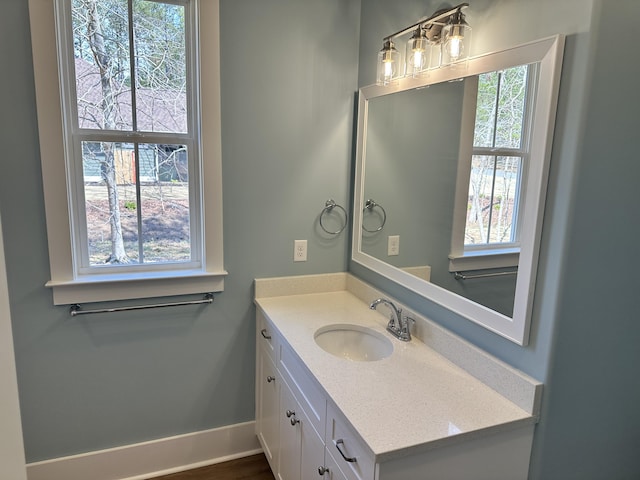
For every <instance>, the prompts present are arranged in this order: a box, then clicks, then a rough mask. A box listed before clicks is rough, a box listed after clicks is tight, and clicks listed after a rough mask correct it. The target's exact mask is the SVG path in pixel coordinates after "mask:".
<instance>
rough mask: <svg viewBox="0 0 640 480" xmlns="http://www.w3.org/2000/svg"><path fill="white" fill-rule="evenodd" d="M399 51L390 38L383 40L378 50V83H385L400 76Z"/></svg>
mask: <svg viewBox="0 0 640 480" xmlns="http://www.w3.org/2000/svg"><path fill="white" fill-rule="evenodd" d="M399 65H400V52H398V50H396V47H395V45H394V44H393V42H392V41H391V40H390V39H386V40H385V41H384V45H383V46H382V50H380V51H379V52H378V74H377V78H378V84H379V85H387V84H388V83H389V82H391V81H392V80H393V79H395V78H398V76H401V75H400V74H399V72H398V67H399Z"/></svg>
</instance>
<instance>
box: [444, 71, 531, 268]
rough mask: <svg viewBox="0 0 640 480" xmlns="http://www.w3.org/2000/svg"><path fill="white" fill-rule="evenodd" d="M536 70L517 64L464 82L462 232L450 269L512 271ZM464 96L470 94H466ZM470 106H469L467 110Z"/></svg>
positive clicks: (518, 248)
mask: <svg viewBox="0 0 640 480" xmlns="http://www.w3.org/2000/svg"><path fill="white" fill-rule="evenodd" d="M534 73H535V67H534V66H533V65H521V66H518V67H513V68H508V69H505V70H499V71H493V72H488V73H484V74H481V75H478V77H477V78H475V79H474V81H470V82H468V85H467V87H466V88H467V89H470V90H472V97H473V102H467V101H466V102H465V112H464V113H463V115H464V116H465V117H470V116H473V118H474V119H475V121H474V123H473V129H472V131H471V130H470V134H471V135H472V137H473V138H472V139H469V138H465V139H463V141H467V142H470V143H471V144H472V146H471V149H470V152H469V153H470V155H469V156H468V157H467V158H466V160H465V159H462V161H464V162H467V163H469V162H470V165H466V168H465V169H464V171H465V172H468V182H467V185H466V186H467V189H466V191H467V192H468V194H467V199H466V200H467V202H466V211H465V212H462V213H461V212H459V211H458V210H456V212H455V215H457V216H458V217H461V216H462V215H464V219H463V220H461V219H460V218H456V219H454V222H457V223H461V222H464V228H463V229H459V230H458V232H463V234H462V235H460V234H459V235H458V238H453V240H452V254H451V255H450V259H451V270H465V269H469V270H470V269H474V268H492V267H505V266H515V265H517V263H518V253H519V250H520V222H521V220H520V219H521V215H520V211H521V209H520V199H521V198H522V197H523V192H521V189H522V185H524V184H525V181H524V176H525V175H526V170H527V161H528V156H529V136H530V135H529V132H530V111H531V108H530V105H531V102H532V97H533V94H532V92H533V87H534V80H533V79H534ZM467 95H469V92H467ZM471 105H473V107H471Z"/></svg>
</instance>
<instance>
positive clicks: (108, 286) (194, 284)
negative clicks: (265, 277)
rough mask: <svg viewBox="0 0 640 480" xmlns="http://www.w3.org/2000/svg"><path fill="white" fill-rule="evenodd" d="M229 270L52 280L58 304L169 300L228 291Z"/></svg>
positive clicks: (90, 276) (87, 276)
mask: <svg viewBox="0 0 640 480" xmlns="http://www.w3.org/2000/svg"><path fill="white" fill-rule="evenodd" d="M226 275H227V272H226V271H220V272H203V271H202V270H185V271H180V272H175V271H173V272H151V273H149V272H145V273H142V274H126V275H125V274H116V275H83V276H82V278H78V279H74V280H50V281H48V282H47V283H46V284H45V286H47V287H49V288H51V289H52V290H53V303H54V305H72V304H75V303H92V302H107V301H112V300H129V299H133V298H150V297H166V296H173V295H189V294H196V293H211V292H221V291H223V290H224V277H225V276H226Z"/></svg>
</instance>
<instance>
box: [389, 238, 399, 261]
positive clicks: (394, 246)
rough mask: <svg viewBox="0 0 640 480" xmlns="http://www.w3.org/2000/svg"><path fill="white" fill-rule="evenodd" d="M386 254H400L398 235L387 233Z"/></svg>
mask: <svg viewBox="0 0 640 480" xmlns="http://www.w3.org/2000/svg"><path fill="white" fill-rule="evenodd" d="M387 255H388V256H390V257H392V256H394V255H400V235H389V238H388V239H387Z"/></svg>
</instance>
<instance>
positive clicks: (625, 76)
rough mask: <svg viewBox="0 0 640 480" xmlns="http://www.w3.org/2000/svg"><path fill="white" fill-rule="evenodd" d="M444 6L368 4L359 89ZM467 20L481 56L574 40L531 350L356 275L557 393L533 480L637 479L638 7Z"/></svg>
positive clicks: (540, 435)
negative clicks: (382, 53)
mask: <svg viewBox="0 0 640 480" xmlns="http://www.w3.org/2000/svg"><path fill="white" fill-rule="evenodd" d="M429 3H430V5H429ZM425 4H426V5H425ZM605 4H606V8H605ZM440 6H441V3H440V2H418V1H413V0H402V1H396V2H393V3H392V2H388V1H384V0H362V16H361V41H360V68H359V85H360V86H363V85H367V84H370V83H372V82H373V81H374V79H375V53H376V51H377V50H378V49H379V48H380V47H381V44H380V42H381V38H382V36H383V35H386V34H388V33H391V32H394V31H396V30H399V29H400V28H401V27H402V26H404V25H406V24H409V23H411V22H412V21H413V20H414V19H416V18H418V17H420V16H421V15H428V14H430V13H431V12H432V11H434V10H436V9H437V8H439V7H440ZM469 12H470V14H469V16H468V20H469V23H470V24H471V25H472V26H473V27H474V43H475V45H476V50H475V51H474V52H472V53H476V54H477V53H481V52H489V51H492V50H496V49H499V48H504V47H506V46H508V45H509V44H512V45H513V44H517V43H522V42H524V41H528V40H534V39H535V38H542V37H544V36H549V35H552V34H555V33H564V34H567V35H568V36H567V42H566V48H565V57H564V66H563V72H562V83H561V89H560V99H559V110H558V115H557V123H556V131H555V137H554V145H553V153H552V160H551V172H550V179H549V190H548V194H547V204H546V209H545V221H544V227H543V240H542V248H541V258H540V264H539V273H538V282H537V289H536V296H535V301H534V311H533V320H532V322H533V323H532V332H531V339H530V344H529V346H527V347H524V348H522V347H518V346H516V345H513V344H511V343H510V342H508V341H506V340H503V339H501V338H499V337H497V336H496V335H493V334H491V333H489V332H487V331H484V330H483V329H481V328H479V327H477V326H475V325H472V324H470V322H468V321H466V320H464V319H462V318H459V317H456V316H454V315H452V314H451V313H450V312H447V311H445V310H444V309H442V308H441V307H438V306H437V305H433V304H431V303H430V302H427V301H424V300H422V299H420V298H417V297H416V296H415V295H412V294H411V293H410V292H407V291H405V290H403V289H400V288H398V287H396V286H394V285H392V284H390V283H389V282H387V281H386V280H384V279H382V278H380V277H378V276H377V275H375V274H373V273H372V272H369V271H367V270H366V269H364V268H362V267H360V266H358V265H355V264H353V265H351V266H350V268H351V269H352V270H353V271H354V272H356V273H358V274H360V275H361V276H363V277H364V278H365V279H367V280H369V281H370V282H372V283H374V284H376V285H378V286H380V287H381V288H385V289H387V290H389V291H390V292H391V293H393V294H395V295H396V296H398V297H399V298H401V299H403V300H404V301H405V302H406V303H408V304H410V305H411V306H412V307H414V308H415V309H417V310H419V311H421V312H422V313H424V314H426V315H428V316H429V317H431V318H433V319H434V320H436V321H438V322H439V323H441V324H443V325H444V326H446V327H448V328H450V329H451V330H453V331H455V332H458V333H459V334H460V335H462V336H463V337H465V338H467V339H468V340H470V341H471V342H473V343H475V344H477V345H479V346H480V347H482V348H484V349H486V350H487V351H489V352H491V353H493V354H495V355H496V356H498V357H500V358H502V359H504V360H505V361H507V362H508V363H510V364H512V365H514V366H516V367H517V368H520V369H522V370H523V371H525V372H527V373H529V374H531V375H532V376H534V377H536V378H538V379H540V380H542V381H543V382H544V383H545V391H544V398H543V404H542V408H543V412H542V419H541V422H540V423H539V424H538V426H537V429H536V434H535V439H534V452H533V458H532V464H531V471H530V478H532V479H540V480H553V479H563V480H564V479H594V480H596V479H603V478H607V479H609V478H610V479H616V480H617V479H632V478H638V475H640V457H639V456H638V448H639V446H640V436H639V434H638V432H639V431H640V411H639V410H638V408H637V405H638V404H640V383H639V382H638V380H637V366H638V365H639V364H640V348H639V347H638V341H639V340H640V322H638V311H639V309H640V302H639V301H638V293H637V291H636V290H637V285H638V282H637V281H635V280H634V279H635V276H634V275H635V272H636V271H638V269H639V268H640V260H638V257H637V255H634V254H633V252H634V251H635V247H636V244H637V239H638V237H639V235H640V221H638V213H637V190H638V187H637V183H638V179H640V167H639V163H638V161H637V154H635V155H634V151H635V150H636V147H637V141H635V140H636V138H637V127H638V123H639V122H638V112H639V111H640V97H639V96H638V94H637V84H638V80H637V79H638V75H639V74H640V66H639V65H638V62H637V61H636V60H637V59H638V55H637V51H636V49H635V42H634V41H633V33H634V31H635V29H636V27H635V22H637V20H638V18H640V3H638V2H637V0H618V1H616V2H604V1H600V0H595V1H593V2H586V1H575V0H562V1H559V2H551V1H549V0H544V1H538V2H527V1H524V0H503V1H491V0H476V1H474V2H473V3H472V5H471V7H470V10H469ZM619 35H621V37H620V36H619ZM634 134H636V135H635V137H634ZM628 253H631V255H628ZM627 257H629V260H630V263H631V265H629V261H628V260H627Z"/></svg>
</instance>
